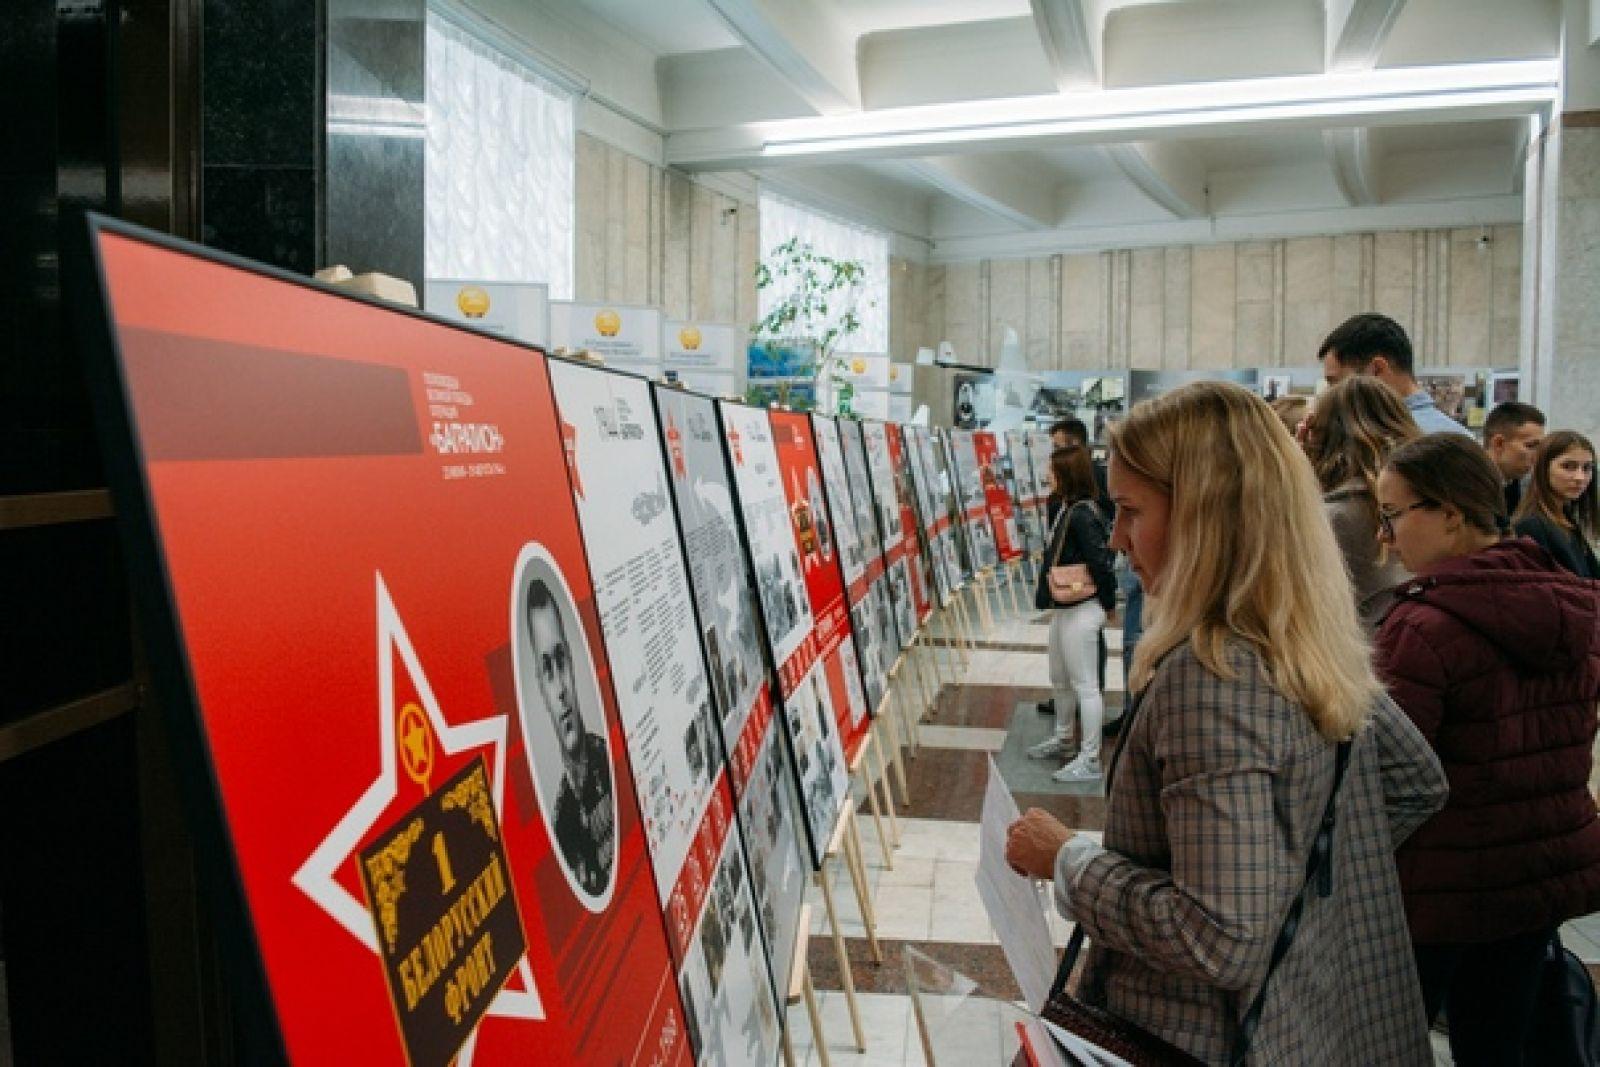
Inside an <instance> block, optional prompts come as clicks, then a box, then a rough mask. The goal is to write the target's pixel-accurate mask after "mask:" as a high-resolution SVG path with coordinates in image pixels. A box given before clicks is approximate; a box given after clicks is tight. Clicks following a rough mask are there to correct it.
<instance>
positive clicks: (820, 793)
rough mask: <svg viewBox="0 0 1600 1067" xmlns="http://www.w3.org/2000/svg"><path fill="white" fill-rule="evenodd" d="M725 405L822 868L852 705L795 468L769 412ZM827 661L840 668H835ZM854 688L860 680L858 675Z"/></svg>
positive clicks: (839, 803)
mask: <svg viewBox="0 0 1600 1067" xmlns="http://www.w3.org/2000/svg"><path fill="white" fill-rule="evenodd" d="M717 411H718V413H719V414H720V415H721V418H722V432H723V438H724V441H725V443H726V445H727V450H728V459H729V462H730V463H731V464H732V465H733V481H734V488H735V490H736V496H737V499H738V504H739V514H740V516H741V518H742V519H743V520H744V532H745V543H746V545H747V546H748V548H749V550H750V562H751V564H752V566H753V567H754V569H755V575H756V593H757V595H758V596H759V598H760V604H761V617H762V622H763V626H764V629H765V630H766V633H767V642H768V647H769V649H770V651H771V653H772V662H773V665H774V667H775V668H776V670H777V675H778V689H779V697H780V698H781V700H782V703H783V718H784V726H785V730H786V733H787V735H788V738H789V742H790V752H791V754H792V756H793V757H794V762H793V767H794V772H795V774H796V776H797V779H798V786H799V792H800V801H801V805H802V807H803V809H804V811H805V816H806V826H807V828H808V831H809V833H808V839H809V841H810V845H811V849H812V852H811V859H812V863H813V864H814V865H819V866H820V864H821V860H822V848H823V846H825V845H826V844H827V840H828V835H829V834H831V833H832V832H833V828H834V825H835V824H836V823H837V822H838V820H839V814H840V812H841V811H843V810H844V807H843V806H844V804H845V802H846V799H847V797H848V791H849V769H848V767H847V765H846V762H845V751H844V742H843V739H842V738H841V737H840V736H839V726H838V723H839V722H840V721H841V713H840V712H839V711H836V710H835V709H836V707H838V706H839V705H840V704H843V705H844V707H846V708H847V707H848V706H849V705H848V704H847V703H845V702H846V701H847V700H848V693H847V692H846V688H845V686H846V683H845V679H844V677H843V676H842V671H841V669H840V667H839V657H838V656H834V657H831V660H828V659H824V657H823V655H822V650H823V649H824V648H825V647H827V646H828V642H827V640H826V639H825V637H824V636H822V635H819V633H818V628H817V627H816V626H815V625H814V620H813V611H812V607H811V593H810V592H809V588H808V584H807V574H806V570H805V567H804V563H803V561H802V549H801V542H800V540H799V538H798V537H797V536H796V530H797V528H798V527H799V526H800V524H801V522H802V519H801V517H800V516H797V515H796V514H795V513H794V511H793V510H792V507H791V505H790V503H789V497H788V494H787V493H786V492H785V489H784V481H785V477H786V474H787V472H786V471H785V470H784V468H783V467H782V465H780V463H779V461H778V451H777V448H776V445H775V443H774V434H773V428H772V422H771V418H770V417H769V416H768V414H767V412H765V411H763V410H762V409H760V408H752V407H748V406H746V405H744V404H730V403H726V402H719V403H718V405H717ZM814 533H815V531H814V530H813V535H814ZM829 662H832V663H833V664H834V667H833V671H832V673H830V670H829V667H828V664H829ZM856 684H857V685H858V686H859V685H860V679H859V677H858V678H857V680H856ZM843 714H845V715H848V712H844V713H843Z"/></svg>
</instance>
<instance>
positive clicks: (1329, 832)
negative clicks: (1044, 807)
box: [1040, 700, 1350, 1067]
mask: <svg viewBox="0 0 1600 1067" xmlns="http://www.w3.org/2000/svg"><path fill="white" fill-rule="evenodd" d="M1140 703H1142V700H1139V701H1135V702H1134V705H1133V706H1132V707H1131V708H1129V709H1128V725H1127V726H1125V727H1124V728H1123V736H1124V737H1130V736H1132V735H1131V733H1130V732H1129V727H1131V726H1132V725H1133V717H1134V715H1135V714H1137V713H1138V710H1139V704H1140ZM1117 755H1118V756H1119V757H1120V756H1121V755H1122V750H1121V749H1118V751H1117ZM1349 763H1350V742H1349V741H1341V742H1340V743H1339V748H1338V750H1337V752H1336V753H1335V755H1334V767H1333V788H1332V789H1331V790H1330V791H1329V793H1328V803H1327V806H1326V807H1325V808H1324V809H1323V811H1322V822H1321V824H1320V825H1319V826H1318V827H1317V836H1316V839H1315V840H1314V841H1313V842H1312V843H1311V854H1310V855H1309V856H1308V857H1307V858H1306V877H1305V881H1304V882H1302V883H1301V885H1300V891H1299V892H1298V893H1296V894H1295V898H1294V900H1293V902H1291V903H1290V905H1289V913H1288V915H1286V916H1285V917H1284V920H1283V927H1282V928H1281V929H1280V930H1279V931H1278V939H1277V941H1276V942H1274V944H1273V946H1272V957H1271V959H1270V960H1269V961H1268V963H1267V973H1266V974H1265V975H1263V976H1262V978H1261V986H1260V988H1259V989H1257V990H1256V995H1255V999H1254V1000H1252V1001H1251V1002H1250V1007H1249V1008H1248V1009H1247V1010H1246V1011H1245V1013H1244V1016H1243V1017H1242V1018H1241V1019H1240V1020H1239V1036H1238V1038H1237V1039H1236V1040H1235V1041H1234V1045H1233V1049H1232V1050H1231V1052H1230V1053H1229V1055H1228V1063H1229V1064H1230V1065H1231V1067H1242V1065H1243V1064H1244V1062H1245V1059H1246V1058H1247V1057H1248V1056H1249V1055H1250V1043H1251V1041H1252V1040H1254V1038H1255V1033H1256V1027H1258V1026H1259V1025H1260V1024H1261V1012H1262V1009H1263V1008H1264V1007H1265V1006H1266V1002H1267V983H1268V982H1270V981H1271V980H1272V972H1273V971H1275V970H1277V969H1278V964H1280V963H1282V962H1283V958H1284V957H1285V956H1287V955H1288V954H1289V948H1290V946H1291V945H1293V944H1294V937H1295V934H1296V933H1298V932H1299V930H1300V917H1301V914H1302V913H1303V912H1304V911H1305V906H1306V894H1307V893H1308V892H1309V891H1310V889H1311V886H1312V884H1313V883H1315V885H1316V887H1317V892H1318V893H1319V894H1320V895H1321V896H1324V897H1327V896H1330V895H1331V894H1332V893H1333V824H1334V816H1335V807H1336V801H1337V800H1338V799H1339V787H1340V785H1341V784H1343V782H1344V772H1345V768H1346V767H1347V766H1348V765H1349ZM1115 772H1116V762H1113V764H1112V766H1111V767H1109V768H1108V769H1107V774H1106V795H1107V796H1108V797H1109V796H1110V795H1111V781H1112V775H1113V774H1115ZM1083 938H1084V933H1083V924H1082V923H1078V924H1077V925H1076V926H1075V927H1074V928H1073V931H1072V939H1071V940H1070V941H1069V942H1068V943H1067V951H1066V952H1065V953H1064V954H1063V955H1062V957H1061V966H1060V967H1059V968H1057V970H1056V979H1055V982H1054V983H1053V984H1052V985H1051V987H1050V996H1049V999H1048V1000H1046V1001H1045V1006H1044V1011H1042V1012H1041V1013H1040V1015H1041V1016H1043V1017H1044V1018H1045V1019H1046V1020H1048V1021H1049V1022H1052V1023H1055V1024H1056V1025H1057V1026H1059V1027H1061V1028H1062V1029H1063V1030H1066V1031H1068V1032H1070V1033H1073V1034H1076V1035H1077V1036H1079V1037H1081V1038H1083V1039H1084V1040H1085V1041H1088V1042H1089V1043H1090V1044H1093V1045H1098V1046H1099V1047H1101V1048H1103V1049H1105V1050H1106V1051H1107V1052H1110V1053H1113V1054H1115V1055H1117V1056H1120V1057H1122V1058H1123V1059H1125V1060H1127V1061H1128V1062H1129V1063H1131V1064H1133V1067H1192V1065H1196V1064H1199V1063H1200V1062H1201V1061H1200V1060H1198V1059H1196V1058H1195V1057H1194V1056H1191V1055H1190V1054H1189V1053H1187V1052H1185V1051H1183V1050H1182V1049H1180V1048H1177V1047H1176V1046H1174V1045H1172V1044H1170V1043H1169V1042H1167V1041H1165V1040H1163V1039H1161V1038H1159V1037H1157V1036H1155V1035H1154V1034H1152V1033H1150V1032H1148V1031H1146V1030H1143V1029H1141V1028H1140V1027H1138V1026H1136V1025H1134V1024H1133V1023H1131V1022H1129V1021H1128V1020H1126V1019H1123V1018H1121V1017H1119V1016H1116V1015H1113V1014H1112V1013H1111V1012H1109V1011H1106V1010H1105V1009H1104V1008H1097V1007H1095V1006H1093V1005H1091V1004H1087V1003H1085V1002H1083V1001H1082V1000H1079V999H1078V998H1077V997H1076V996H1074V995H1073V994H1071V993H1069V992H1067V979H1068V978H1069V977H1070V976H1071V974H1072V969H1073V967H1075V966H1076V965H1077V962H1078V953H1079V952H1081V951H1082V949H1083Z"/></svg>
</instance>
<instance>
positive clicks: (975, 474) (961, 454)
mask: <svg viewBox="0 0 1600 1067" xmlns="http://www.w3.org/2000/svg"><path fill="white" fill-rule="evenodd" d="M950 466H951V473H952V474H953V475H954V477H955V483H956V487H957V493H956V497H957V500H958V501H959V503H960V505H961V519H962V526H963V528H964V529H965V530H966V532H967V552H968V553H969V555H970V557H971V564H972V568H973V570H974V571H981V570H987V569H988V568H990V567H993V566H994V565H995V564H997V563H999V562H1000V556H999V553H998V550H997V549H996V547H995V538H996V536H997V535H996V533H995V530H994V527H992V526H991V525H990V524H989V498H988V494H987V493H985V491H984V480H983V469H982V466H981V464H980V463H979V461H978V450H977V442H976V441H975V439H974V436H973V432H972V431H971V430H951V431H950Z"/></svg>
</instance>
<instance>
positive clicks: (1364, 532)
mask: <svg viewBox="0 0 1600 1067" xmlns="http://www.w3.org/2000/svg"><path fill="white" fill-rule="evenodd" d="M1421 433H1422V431H1421V430H1419V429H1417V424H1416V421H1415V420H1414V419H1412V417H1411V412H1410V410H1409V409H1407V408H1406V405H1405V401H1403V400H1401V399H1400V397H1399V395H1398V394H1396V393H1395V391H1394V390H1393V389H1390V388H1389V387H1388V386H1387V385H1384V384H1383V383H1382V382H1380V381H1378V379H1376V378H1361V377H1355V378H1346V379H1345V380H1344V381H1342V382H1339V383H1338V384H1337V385H1335V386H1333V387H1332V388H1330V389H1329V390H1328V391H1327V392H1325V393H1323V394H1322V395H1321V396H1320V397H1318V398H1317V406H1316V410H1314V411H1313V412H1312V413H1311V415H1310V417H1309V419H1308V420H1307V422H1306V431H1305V434H1304V441H1303V444H1304V445H1305V450H1306V455H1307V456H1308V457H1309V458H1310V460H1311V468H1312V469H1313V470H1314V471H1316V472H1317V482H1318V483H1319V484H1320V485H1321V486H1322V505H1323V508H1324V509H1325V510H1326V511H1327V513H1328V521H1329V522H1330V523H1331V524H1332V525H1333V535H1334V537H1335V538H1337V539H1338V542H1339V552H1340V554H1341V555H1342V556H1344V564H1345V569H1346V570H1348V571H1349V572H1350V584H1351V586H1352V587H1353V591H1354V594H1355V601H1356V614H1358V615H1359V616H1361V625H1362V627H1363V628H1364V629H1365V630H1366V631H1367V633H1369V634H1370V633H1371V632H1372V631H1373V630H1375V629H1377V627H1378V623H1379V622H1381V621H1383V616H1384V615H1385V613H1387V612H1388V610H1389V605H1390V604H1392V603H1394V594H1393V589H1394V587H1395V586H1397V585H1399V584H1400V583H1401V582H1403V581H1405V580H1406V578H1408V577H1409V575H1408V574H1407V573H1406V569H1405V567H1403V566H1401V564H1400V560H1399V558H1398V557H1396V556H1395V554H1394V553H1392V552H1390V551H1389V550H1388V548H1387V547H1386V546H1385V545H1383V544H1382V543H1381V542H1379V541H1378V539H1377V538H1376V537H1375V536H1374V534H1375V533H1376V532H1377V529H1378V501H1377V499H1376V497H1375V496H1374V493H1375V492H1376V489H1377V484H1378V472H1379V471H1380V470H1382V469H1383V461H1384V458H1385V457H1387V456H1388V455H1389V453H1390V452H1392V451H1393V450H1394V449H1395V448H1396V447H1398V446H1400V445H1403V444H1405V443H1406V442H1407V441H1410V440H1413V439H1415V438H1416V437H1418V436H1420V435H1421Z"/></svg>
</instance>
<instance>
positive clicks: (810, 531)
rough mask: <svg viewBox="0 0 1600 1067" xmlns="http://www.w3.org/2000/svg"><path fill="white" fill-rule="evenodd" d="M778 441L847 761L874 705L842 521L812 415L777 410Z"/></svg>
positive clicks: (818, 653)
mask: <svg viewBox="0 0 1600 1067" xmlns="http://www.w3.org/2000/svg"><path fill="white" fill-rule="evenodd" d="M772 443H773V446H774V447H775V448H776V449H777V452H778V468H779V470H780V471H782V474H783V485H784V491H785V494H786V495H787V497H788V500H789V517H790V520H791V524H792V526H793V528H794V539H795V543H796V544H797V545H798V546H799V548H800V572H801V574H802V575H803V576H804V578H805V585H806V595H807V597H809V598H810V601H811V626H812V633H813V636H814V639H815V650H816V656H817V658H818V659H819V660H820V661H821V663H822V668H823V671H824V674H825V675H826V677H827V682H828V693H829V695H830V697H831V698H832V702H833V711H834V715H835V717H836V719H837V725H838V727H839V742H840V744H841V745H842V746H843V747H844V753H845V759H846V761H853V760H854V759H855V756H856V753H857V752H858V751H859V750H860V748H861V745H862V744H863V743H864V742H865V739H866V736H867V730H868V729H869V727H870V723H869V722H868V712H869V708H868V704H867V695H866V691H865V689H864V688H863V684H862V676H861V660H860V656H859V653H858V652H857V649H856V642H855V635H854V633H853V632H852V630H851V626H850V605H849V602H848V601H847V600H846V598H845V583H844V571H843V569H842V568H841V567H840V566H839V532H838V524H837V523H836V522H835V521H834V516H833V513H832V510H831V509H830V508H829V506H828V499H827V494H826V493H825V492H824V490H823V487H822V486H823V475H822V465H821V462H820V461H819V460H818V458H817V444H816V437H815V435H814V433H813V432H812V428H811V416H809V415H807V414H805V413H804V412H799V411H774V412H773V413H772Z"/></svg>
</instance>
